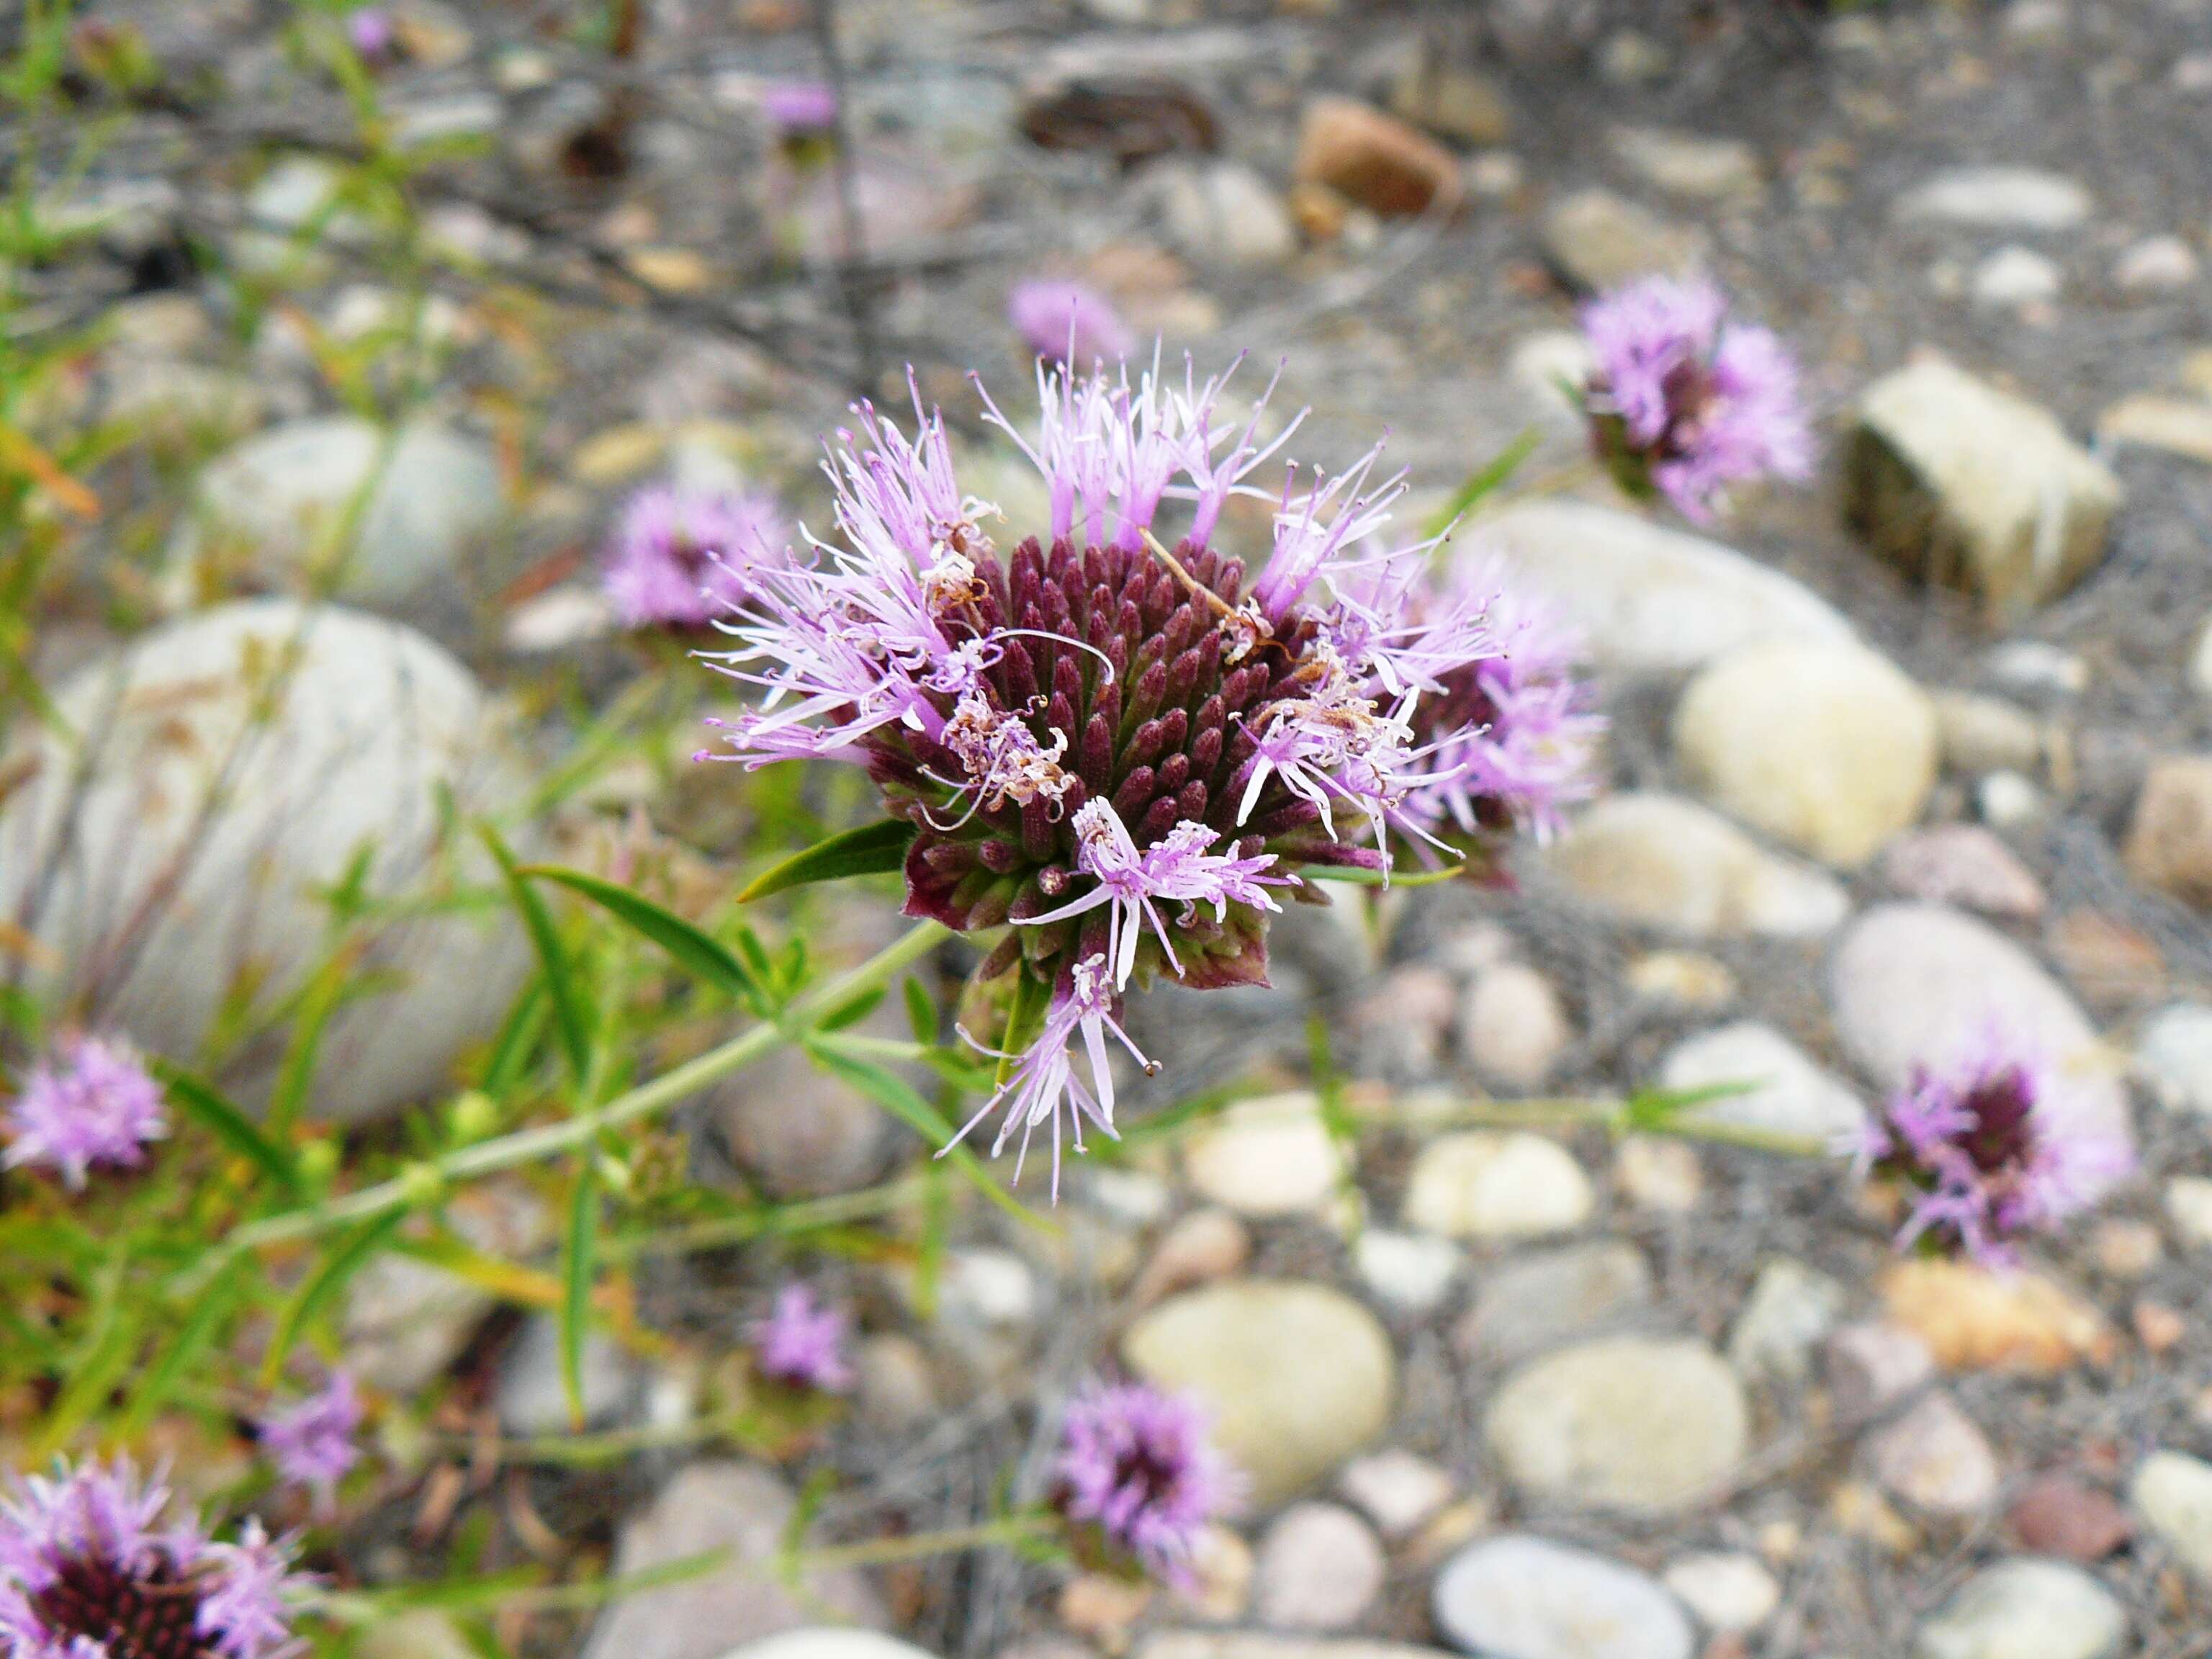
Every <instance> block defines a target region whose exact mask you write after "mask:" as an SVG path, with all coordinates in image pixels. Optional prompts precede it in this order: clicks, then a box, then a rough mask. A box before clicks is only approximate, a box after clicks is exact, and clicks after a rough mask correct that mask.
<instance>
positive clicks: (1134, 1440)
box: [1056, 1383, 1241, 1584]
mask: <svg viewBox="0 0 2212 1659" xmlns="http://www.w3.org/2000/svg"><path fill="white" fill-rule="evenodd" d="M1207 1431H1208V1424H1207V1421H1206V1412H1205V1410H1204V1408H1203V1407H1200V1405H1199V1403H1198V1402H1197V1401H1195V1400H1194V1399H1192V1398H1191V1397H1190V1396H1189V1395H1179V1394H1166V1393H1164V1392H1162V1391H1161V1390H1160V1389H1155V1388H1152V1387H1150V1386H1149V1385H1147V1384H1146V1383H1092V1384H1091V1386H1090V1387H1089V1388H1087V1389H1085V1390H1084V1392H1082V1393H1081V1394H1079V1395H1077V1396H1076V1397H1075V1399H1073V1401H1069V1403H1068V1407H1067V1417H1066V1422H1065V1423H1064V1424H1063V1425H1062V1427H1061V1431H1060V1467H1059V1477H1060V1483H1059V1487H1058V1490H1057V1492H1056V1499H1057V1506H1058V1508H1059V1510H1060V1513H1061V1514H1062V1515H1064V1516H1066V1518H1067V1519H1068V1520H1070V1521H1071V1522H1075V1523H1076V1524H1078V1525H1079V1526H1090V1527H1095V1528H1097V1531H1098V1533H1099V1534H1100V1536H1101V1537H1102V1539H1103V1541H1104V1542H1105V1543H1106V1544H1107V1545H1108V1546H1109V1548H1111V1549H1112V1550H1113V1551H1115V1552H1116V1553H1121V1554H1124V1555H1127V1556H1129V1557H1133V1559H1135V1560H1136V1562H1137V1563H1138V1565H1140V1566H1142V1567H1143V1568H1144V1570H1145V1571H1147V1572H1149V1573H1152V1574H1153V1575H1154V1576H1156V1577H1160V1578H1164V1579H1165V1580H1166V1581H1168V1582H1169V1583H1171V1584H1186V1583H1189V1581H1190V1563H1191V1557H1192V1554H1193V1553H1194V1550H1195V1549H1196V1547H1197V1544H1198V1541H1199V1537H1200V1534H1201V1533H1203V1532H1204V1531H1205V1529H1206V1524H1207V1523H1208V1522H1211V1521H1212V1520H1213V1519H1214V1518H1215V1517H1216V1516H1218V1515H1219V1514H1220V1513H1221V1512H1222V1511H1223V1510H1225V1508H1226V1507H1227V1506H1228V1505H1229V1504H1230V1503H1231V1501H1232V1500H1233V1499H1234V1498H1235V1497H1236V1495H1237V1490H1238V1487H1239V1486H1240V1484H1241V1483H1240V1482H1239V1481H1238V1480H1237V1477H1236V1475H1235V1474H1234V1472H1233V1471H1232V1470H1231V1468H1229V1466H1228V1464H1227V1463H1226V1462H1224V1460H1223V1459H1222V1456H1221V1455H1220V1453H1218V1451H1216V1450H1215V1449H1214V1448H1213V1445H1212V1441H1211V1439H1210V1438H1209V1437H1208V1432H1207Z"/></svg>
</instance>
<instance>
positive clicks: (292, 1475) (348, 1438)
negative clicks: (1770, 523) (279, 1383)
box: [261, 1370, 362, 1514]
mask: <svg viewBox="0 0 2212 1659" xmlns="http://www.w3.org/2000/svg"><path fill="white" fill-rule="evenodd" d="M361 1419H362V1409H361V1395H360V1394H359V1393H358V1392H357V1391H356V1389H355V1387H354V1381H353V1376H352V1373H351V1372H349V1371H347V1370H334V1371H332V1372H331V1376H330V1381H329V1382H328V1383H325V1385H324V1386H323V1389H322V1390H321V1392H319V1393H318V1394H312V1395H307V1397H306V1398H305V1399H303V1400H301V1401H297V1402H296V1403H295V1404H293V1405H291V1406H289V1407H286V1408H285V1409H284V1410H283V1411H281V1412H274V1413H270V1415H269V1416H268V1417H266V1418H264V1419H263V1420H262V1423H261V1449H262V1450H263V1451H264V1452H265V1453H266V1454H267V1455H268V1457H269V1461H270V1462H271V1463H272V1464H274V1465H275V1466H276V1473H277V1474H278V1476H279V1477H280V1478H281V1479H282V1480H283V1481H284V1483H285V1484H286V1485H287V1486H298V1487H301V1488H303V1489H304V1490H306V1491H307V1492H309V1493H311V1494H312V1495H313V1498H314V1503H315V1508H316V1510H318V1511H319V1512H320V1513H323V1514H328V1513H329V1512H330V1510H331V1509H332V1508H333V1507H334V1506H335V1504H336V1503H337V1486H338V1482H339V1481H340V1480H343V1479H344V1478H345V1474H346V1471H347V1470H349V1469H350V1468H353V1466H354V1465H355V1464H356V1463H357V1462H360V1461H361V1449H360V1448H359V1447H357V1446H356V1445H355V1444H354V1436H355V1435H356V1433H357V1432H358V1431H360V1428H361Z"/></svg>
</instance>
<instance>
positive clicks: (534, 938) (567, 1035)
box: [477, 823, 592, 1082]
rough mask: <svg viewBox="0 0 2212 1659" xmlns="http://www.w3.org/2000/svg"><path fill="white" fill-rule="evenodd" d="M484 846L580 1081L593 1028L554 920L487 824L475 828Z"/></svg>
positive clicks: (585, 1070) (589, 1053) (589, 1054)
mask: <svg viewBox="0 0 2212 1659" xmlns="http://www.w3.org/2000/svg"><path fill="white" fill-rule="evenodd" d="M477 832H478V833H479V834H480V835H482V836H483V842H484V845H485V846H486V847H488V848H490V849H491V855H492V857H493V858H495V859H496V860H498V861H499V869H500V873H501V875H502V876H504V877H505V878H507V894H508V896H510V897H512V898H513V901H514V908H516V909H517V910H518V911H520V913H521V915H522V925H523V926H524V927H527V928H528V929H529V930H530V941H531V943H532V945H534V946H536V947H537V951H538V964H539V966H540V967H542V968H543V969H544V973H545V988H546V990H547V991H548V992H549V993H550V994H551V996H552V998H553V1018H554V1023H555V1024H556V1026H557V1027H558V1028H559V1030H560V1032H561V1049H562V1053H563V1054H566V1055H567V1056H568V1070H569V1073H570V1075H571V1076H573V1077H574V1078H575V1079H576V1080H577V1081H579V1082H581V1081H582V1080H583V1079H584V1077H585V1076H586V1073H589V1071H590V1069H591V1062H592V1035H591V1032H592V1028H591V1026H590V1024H588V1020H589V1016H588V1015H587V1014H586V1012H585V1006H584V1000H583V999H582V998H581V997H580V996H579V995H578V994H577V993H576V981H575V979H574V976H573V975H571V973H570V972H569V968H568V952H567V951H565V950H563V949H562V945H561V935H560V933H558V932H557V931H556V929H555V927H554V926H553V918H552V916H551V915H550V914H549V913H548V912H547V910H546V908H545V902H544V900H543V899H541V898H539V897H538V891H537V890H536V889H535V888H533V887H532V886H531V884H529V883H528V882H527V881H525V880H524V879H523V878H522V872H521V871H520V869H518V868H516V866H515V862H514V854H512V853H510V852H508V851H507V843H506V842H503V841H501V839H500V836H499V831H498V830H496V829H493V828H492V827H491V825H489V823H480V824H478V825H477Z"/></svg>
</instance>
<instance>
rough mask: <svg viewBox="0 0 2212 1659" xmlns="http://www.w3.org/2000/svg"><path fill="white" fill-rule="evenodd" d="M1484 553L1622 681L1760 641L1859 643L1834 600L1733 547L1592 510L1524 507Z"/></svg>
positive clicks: (1489, 535)
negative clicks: (1494, 556) (1492, 554)
mask: <svg viewBox="0 0 2212 1659" xmlns="http://www.w3.org/2000/svg"><path fill="white" fill-rule="evenodd" d="M1473 544H1474V545H1475V546H1477V547H1479V548H1483V549H1488V548H1492V547H1495V548H1497V549H1498V550H1500V552H1501V553H1502V555H1503V556H1504V559H1505V560H1506V561H1507V562H1509V563H1510V566H1511V568H1512V569H1513V570H1514V572H1515V574H1516V577H1517V578H1518V580H1520V581H1522V582H1524V583H1526V584H1527V586H1528V592H1530V593H1532V594H1534V595H1537V596H1540V597H1541V598H1542V599H1544V600H1545V602H1546V603H1547V604H1548V605H1552V606H1553V607H1555V608H1556V609H1557V610H1558V611H1559V614H1560V615H1561V616H1563V617H1565V618H1566V619H1567V620H1568V621H1570V622H1571V623H1574V625H1575V626H1576V627H1577V629H1580V630H1581V632H1582V634H1583V637H1584V638H1585V640H1586V641H1588V645H1589V653H1590V657H1591V659H1592V660H1593V661H1594V662H1595V663H1597V664H1598V665H1600V666H1601V667H1605V668H1609V669H1612V670H1613V671H1617V672H1620V673H1630V674H1668V673H1679V672H1681V671H1684V670H1686V669H1693V668H1697V667H1699V666H1701V665H1704V664H1705V663H1706V662H1709V661H1711V659H1713V658H1715V657H1717V656H1720V655H1721V654H1723V653H1725V652H1727V651H1729V650H1732V649H1734V648H1735V647H1737V646H1739V645H1744V644H1748V643H1750V642H1752V641H1772V640H1776V639H1790V640H1848V639H1850V637H1851V636H1852V635H1851V625H1850V623H1848V622H1846V621H1845V620H1844V617H1842V616H1840V615H1839V614H1838V612H1837V611H1835V610H1834V609H1833V608H1832V607H1831V606H1830V605H1828V603H1827V602H1826V600H1825V599H1820V597H1819V596H1818V595H1817V594H1815V593H1814V592H1812V591H1811V590H1810V589H1808V588H1806V587H1803V586H1799V585H1798V584H1797V583H1796V582H1794V581H1792V580H1790V578H1789V577H1787V576H1785V575H1783V574H1781V573H1780V572H1778V571H1775V570H1770V569H1768V568H1766V567H1765V565H1762V564H1759V563H1757V562H1754V561H1753V560H1751V559H1747V558H1746V557H1745V556H1743V555H1742V554H1741V553H1739V552H1737V551H1736V550H1735V549H1734V548H1731V547H1724V546H1723V545H1722V544H1720V543H1718V542H1713V541H1707V540H1706V539H1705V538H1703V537H1701V536H1692V535H1691V534H1689V533H1687V532H1684V531H1680V530H1670V529H1668V528H1666V527H1665V526H1661V525H1656V524H1653V523H1651V522H1650V521H1649V520H1644V519H1640V518H1638V517H1636V516H1635V515H1634V514H1632V513H1620V512H1615V511H1613V509H1612V508H1610V507H1596V506H1593V505H1591V504H1590V503H1589V502H1587V501H1541V500H1540V501H1523V502H1520V503H1516V505H1514V506H1512V507H1507V508H1505V509H1504V511H1502V512H1500V513H1498V515H1497V516H1496V517H1495V518H1492V519H1487V520H1484V521H1483V523H1482V526H1481V533H1480V536H1478V537H1476V538H1474V543H1473Z"/></svg>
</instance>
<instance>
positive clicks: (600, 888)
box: [522, 864, 762, 1007]
mask: <svg viewBox="0 0 2212 1659" xmlns="http://www.w3.org/2000/svg"><path fill="white" fill-rule="evenodd" d="M522 874H524V875H525V876H531V877H535V878H538V879H540V880H543V881H551V882H558V883H559V884H561V885H562V886H563V887H566V888H568V890H570V891H571V892H574V893H580V894H582V895H583V896H585V897H586V898H587V899H589V900H591V901H592V903H594V904H596V905H598V906H599V908H601V909H603V910H605V911H606V912H607V913H608V915H611V916H613V917H614V918H615V920H616V921H619V922H621V923H622V924H623V926H625V927H628V928H629V929H630V930H631V931H632V932H633V933H639V934H641V935H643V936H644V937H645V938H646V939H650V940H651V941H652V942H653V944H655V945H659V947H660V948H661V949H662V950H664V951H666V952H667V953H668V954H669V955H670V957H673V958H674V960H675V962H676V964H677V966H678V967H679V968H682V969H684V970H685V971H686V972H687V973H690V974H691V975H694V976H696V977H697V978H699V979H702V980H705V981H707V982H708V983H709V984H710V985H713V986H714V987H715V988H716V989H717V990H721V991H726V992H728V993H729V994H731V995H732V996H738V997H743V998H744V1000H746V1001H747V1002H750V1004H752V1005H753V1006H755V1007H759V1006H761V998H762V987H761V984H760V981H758V980H757V979H756V978H755V977H754V976H753V974H752V971H751V970H750V969H748V968H747V967H746V966H745V965H744V963H742V962H740V961H738V958H737V956H736V954H735V953H734V952H732V951H731V950H730V948H729V947H728V946H727V945H724V944H723V943H722V942H721V940H720V939H716V938H714V935H712V934H711V933H708V932H707V931H706V930H705V929H704V928H702V927H696V926H694V925H693V924H692V923H690V922H688V921H684V918H683V917H681V916H679V915H676V914H675V913H674V912H673V911H671V910H665V909H663V908H661V907H660V906H659V905H658V904H655V903H654V902H653V901H652V900H651V899H648V898H645V897H641V896H640V895H638V894H636V893H633V892H632V891H630V890H629V888H627V887H617V886H616V885H615V884H614V883H612V882H611V881H601V880H600V879H599V878H598V877H597V876H587V875H586V874H585V873H584V872H582V871H580V870H564V869H562V868H560V867H558V866H555V865H550V864H533V865H531V866H527V867H526V869H524V870H523V872H522Z"/></svg>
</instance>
